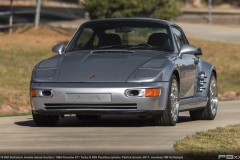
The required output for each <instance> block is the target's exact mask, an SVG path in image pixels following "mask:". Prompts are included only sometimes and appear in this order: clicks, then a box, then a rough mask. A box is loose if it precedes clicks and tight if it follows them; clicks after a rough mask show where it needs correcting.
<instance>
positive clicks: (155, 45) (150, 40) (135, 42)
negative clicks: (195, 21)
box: [66, 20, 173, 51]
mask: <svg viewBox="0 0 240 160" xmlns="http://www.w3.org/2000/svg"><path fill="white" fill-rule="evenodd" d="M172 46H173V45H172V39H171V36H170V30H169V27H168V26H167V25H165V24H162V23H157V22H146V21H133V20H131V21H130V20H125V21H123V20H121V21H120V20H118V21H117V20H115V21H114V20H109V21H95V22H89V23H85V24H84V25H82V26H81V27H80V29H79V30H78V31H77V33H76V34H75V36H74V37H73V39H72V40H71V42H70V43H69V45H68V47H67V49H66V51H77V50H92V49H152V50H166V51H172V50H173V47H172Z"/></svg>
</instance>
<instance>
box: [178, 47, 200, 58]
mask: <svg viewBox="0 0 240 160" xmlns="http://www.w3.org/2000/svg"><path fill="white" fill-rule="evenodd" d="M183 54H193V55H202V50H201V48H199V49H197V48H196V47H194V46H192V45H190V44H183V45H182V46H181V48H180V53H179V57H180V58H182V55H183Z"/></svg>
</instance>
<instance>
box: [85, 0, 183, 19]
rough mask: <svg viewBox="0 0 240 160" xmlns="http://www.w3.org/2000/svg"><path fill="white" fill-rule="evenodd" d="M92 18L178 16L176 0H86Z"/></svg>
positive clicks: (178, 9) (169, 17) (168, 17)
mask: <svg viewBox="0 0 240 160" xmlns="http://www.w3.org/2000/svg"><path fill="white" fill-rule="evenodd" d="M84 6H85V10H86V11H88V12H89V15H90V18H91V19H98V18H117V17H152V18H160V19H166V20H170V19H172V18H174V17H176V16H178V15H179V14H180V13H181V12H180V5H179V3H178V2H177V1H176V0H85V3H84Z"/></svg>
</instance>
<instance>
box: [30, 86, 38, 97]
mask: <svg viewBox="0 0 240 160" xmlns="http://www.w3.org/2000/svg"><path fill="white" fill-rule="evenodd" d="M30 94H31V97H37V90H36V89H35V88H31V90H30Z"/></svg>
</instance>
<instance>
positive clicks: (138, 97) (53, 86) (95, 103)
mask: <svg viewBox="0 0 240 160" xmlns="http://www.w3.org/2000/svg"><path fill="white" fill-rule="evenodd" d="M168 84H169V83H168V82H155V83H33V84H32V85H31V92H30V93H31V104H32V110H33V112H34V113H37V114H51V115H53V114H56V115H59V114H94V113H98V114H113V113H114V114H121V113H126V114H128V113H129V114H134V113H136V114H154V112H161V111H164V110H165V106H166V99H167V96H166V95H167V94H166V93H167V92H168Z"/></svg>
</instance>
